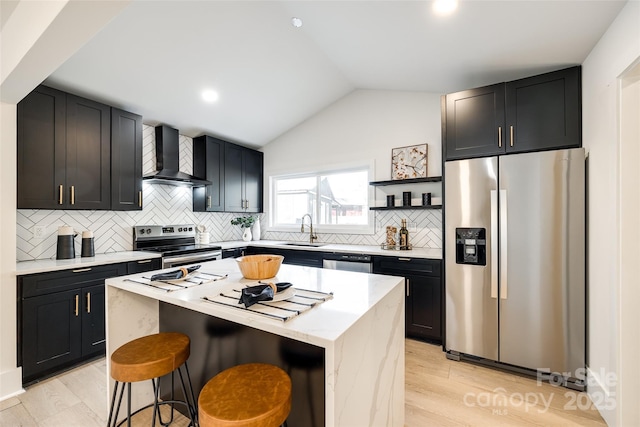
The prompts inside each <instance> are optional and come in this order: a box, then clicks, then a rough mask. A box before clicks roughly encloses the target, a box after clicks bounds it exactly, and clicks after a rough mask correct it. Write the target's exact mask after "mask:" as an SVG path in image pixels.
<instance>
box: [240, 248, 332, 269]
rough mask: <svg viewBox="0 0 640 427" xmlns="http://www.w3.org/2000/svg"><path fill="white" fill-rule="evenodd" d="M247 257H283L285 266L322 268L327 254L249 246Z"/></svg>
mask: <svg viewBox="0 0 640 427" xmlns="http://www.w3.org/2000/svg"><path fill="white" fill-rule="evenodd" d="M245 252H246V254H247V255H257V254H273V255H282V256H283V257H284V260H283V261H282V263H283V264H292V265H301V266H304V267H316V268H322V260H323V258H324V254H325V252H317V251H305V250H298V249H280V248H273V247H260V246H249V247H247V248H246V251H245Z"/></svg>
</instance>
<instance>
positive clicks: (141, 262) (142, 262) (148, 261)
mask: <svg viewBox="0 0 640 427" xmlns="http://www.w3.org/2000/svg"><path fill="white" fill-rule="evenodd" d="M150 262H151V260H150V259H143V260H142V261H138V264H147V263H150Z"/></svg>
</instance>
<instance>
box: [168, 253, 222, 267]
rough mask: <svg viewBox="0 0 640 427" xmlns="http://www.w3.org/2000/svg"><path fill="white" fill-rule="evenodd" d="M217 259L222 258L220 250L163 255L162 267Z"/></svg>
mask: <svg viewBox="0 0 640 427" xmlns="http://www.w3.org/2000/svg"><path fill="white" fill-rule="evenodd" d="M217 259H222V251H211V252H199V253H193V254H182V255H175V256H163V257H162V268H171V267H179V266H181V265H188V264H195V263H198V262H206V261H215V260H217Z"/></svg>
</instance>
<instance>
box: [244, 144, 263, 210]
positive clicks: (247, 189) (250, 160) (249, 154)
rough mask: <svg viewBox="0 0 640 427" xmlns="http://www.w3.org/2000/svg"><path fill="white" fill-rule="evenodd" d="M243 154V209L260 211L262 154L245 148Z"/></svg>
mask: <svg viewBox="0 0 640 427" xmlns="http://www.w3.org/2000/svg"><path fill="white" fill-rule="evenodd" d="M243 155H244V157H243V172H244V199H245V208H246V209H245V211H246V212H262V208H263V204H262V193H263V178H262V177H263V170H264V154H263V153H261V152H260V151H254V150H248V149H247V150H245V151H244V153H243Z"/></svg>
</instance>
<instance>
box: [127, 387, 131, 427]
mask: <svg viewBox="0 0 640 427" xmlns="http://www.w3.org/2000/svg"><path fill="white" fill-rule="evenodd" d="M127 427H131V383H127Z"/></svg>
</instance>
